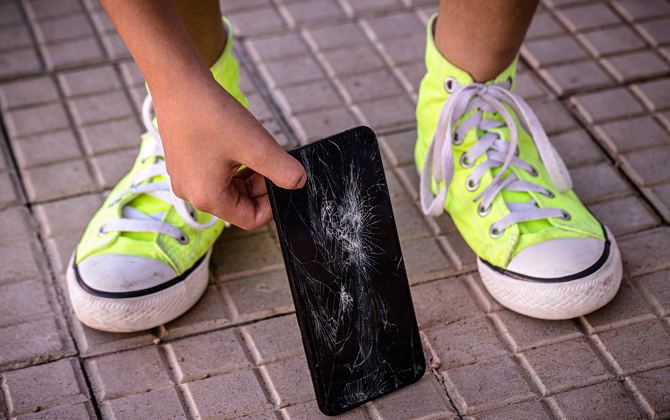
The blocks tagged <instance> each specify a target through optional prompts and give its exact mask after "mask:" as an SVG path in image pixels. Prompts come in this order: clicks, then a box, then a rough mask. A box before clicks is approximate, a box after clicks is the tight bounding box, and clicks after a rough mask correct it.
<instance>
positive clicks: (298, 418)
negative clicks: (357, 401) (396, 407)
mask: <svg viewBox="0 0 670 420" xmlns="http://www.w3.org/2000/svg"><path fill="white" fill-rule="evenodd" d="M286 413H288V416H289V418H290V419H291V420H328V419H332V418H333V417H329V416H326V415H324V414H323V413H321V411H319V407H318V406H317V405H316V401H310V402H308V403H305V404H298V405H292V406H290V407H288V408H286ZM337 418H338V419H342V420H368V419H369V418H370V417H368V416H367V415H366V410H365V407H358V408H355V409H353V410H351V411H347V412H346V413H344V414H341V415H340V416H338V417H337Z"/></svg>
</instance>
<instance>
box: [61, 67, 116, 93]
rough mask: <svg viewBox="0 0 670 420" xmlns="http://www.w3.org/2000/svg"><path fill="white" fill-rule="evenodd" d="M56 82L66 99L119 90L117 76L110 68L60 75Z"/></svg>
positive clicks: (112, 68)
mask: <svg viewBox="0 0 670 420" xmlns="http://www.w3.org/2000/svg"><path fill="white" fill-rule="evenodd" d="M58 80H59V81H60V83H61V86H62V87H63V92H64V93H65V95H67V96H68V97H71V96H80V95H89V94H93V93H101V92H105V91H108V90H118V89H120V88H121V81H120V80H119V76H118V75H117V73H116V70H114V67H112V66H105V67H98V68H94V69H87V70H77V71H72V72H65V73H61V74H59V75H58Z"/></svg>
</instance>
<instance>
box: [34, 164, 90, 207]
mask: <svg viewBox="0 0 670 420" xmlns="http://www.w3.org/2000/svg"><path fill="white" fill-rule="evenodd" d="M24 182H25V186H26V191H27V192H28V198H29V199H30V200H31V201H44V200H51V199H55V198H60V197H65V196H68V195H73V194H81V193H86V192H90V191H93V190H94V189H95V186H94V184H93V180H92V179H91V175H90V174H89V171H88V168H87V166H86V162H84V160H82V159H76V160H70V161H66V162H57V163H53V164H50V165H45V166H40V167H37V168H33V169H30V170H27V171H26V172H25V173H24Z"/></svg>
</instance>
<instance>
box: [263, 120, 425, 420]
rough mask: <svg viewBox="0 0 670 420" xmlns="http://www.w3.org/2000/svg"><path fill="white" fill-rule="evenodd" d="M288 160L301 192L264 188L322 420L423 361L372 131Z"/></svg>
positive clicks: (401, 378) (387, 386)
mask: <svg viewBox="0 0 670 420" xmlns="http://www.w3.org/2000/svg"><path fill="white" fill-rule="evenodd" d="M289 153H290V154H291V155H292V156H293V157H295V158H296V159H298V160H299V161H300V162H301V163H302V164H303V166H304V167H305V170H306V171H307V182H306V184H305V186H304V187H303V188H301V189H299V190H284V189H281V188H279V187H277V186H276V185H274V184H273V183H272V182H270V181H267V180H266V182H267V187H268V194H269V197H270V202H271V204H272V210H273V213H274V220H275V223H276V225H277V233H278V236H279V242H280V244H281V249H282V253H283V256H284V263H285V265H286V272H287V273H288V278H289V283H290V286H291V292H292V294H293V302H294V303H295V310H296V315H297V318H298V324H299V325H300V330H301V332H302V340H303V345H304V347H305V354H306V357H307V362H308V364H309V369H310V372H311V375H312V382H313V384H314V391H315V394H316V400H317V403H318V405H319V409H320V410H321V411H322V412H323V413H324V414H326V415H331V416H332V415H336V414H339V413H342V412H344V411H347V410H349V409H352V408H354V407H357V406H359V405H361V404H364V403H366V402H368V401H370V400H372V399H374V398H377V397H380V396H382V395H385V394H388V393H390V392H392V391H394V390H396V389H398V388H401V387H403V386H405V385H409V384H411V383H413V382H416V381H418V380H419V379H420V378H421V376H423V374H424V371H425V360H424V356H423V349H422V346H421V339H420V337H419V329H418V327H417V322H416V316H415V314H414V307H413V304H412V297H411V295H410V288H409V283H408V282H407V274H406V272H405V266H404V264H403V258H402V253H401V250H400V241H399V240H398V233H397V230H396V225H395V219H394V217H393V209H392V208H391V199H390V196H389V193H388V187H387V184H386V177H385V175H384V167H383V165H382V160H381V155H380V153H379V146H378V144H377V138H376V136H375V133H374V132H373V131H372V130H371V129H370V128H368V127H357V128H353V129H351V130H348V131H345V132H343V133H340V134H337V135H334V136H332V137H328V138H325V139H323V140H319V141H317V142H315V143H311V144H308V145H306V146H302V147H299V148H297V149H294V150H292V151H290V152H289Z"/></svg>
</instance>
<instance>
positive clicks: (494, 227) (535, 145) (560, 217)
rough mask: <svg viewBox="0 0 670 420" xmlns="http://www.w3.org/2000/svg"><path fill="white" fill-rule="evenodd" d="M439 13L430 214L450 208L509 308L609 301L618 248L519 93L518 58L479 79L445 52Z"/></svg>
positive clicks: (429, 132) (425, 156) (427, 83)
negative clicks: (576, 188) (495, 74)
mask: <svg viewBox="0 0 670 420" xmlns="http://www.w3.org/2000/svg"><path fill="white" fill-rule="evenodd" d="M436 17H437V15H435V16H433V17H432V18H431V20H430V23H429V24H428V41H427V47H426V67H427V69H428V72H427V74H426V76H425V77H424V78H423V80H422V82H421V87H420V90H419V101H418V105H417V110H416V115H417V121H418V140H417V143H416V150H415V159H416V164H417V167H418V169H419V172H420V173H421V185H420V189H421V206H422V208H423V211H424V213H425V214H427V215H438V214H440V213H441V212H442V210H443V209H444V208H446V209H447V211H448V212H449V214H450V215H451V217H452V218H453V220H454V223H455V224H456V227H457V228H458V230H459V231H460V233H461V235H463V238H464V239H465V241H466V242H467V243H468V245H470V247H471V248H472V249H473V251H474V252H475V253H476V254H477V255H478V257H479V258H478V259H477V265H478V268H479V273H480V275H481V278H482V281H483V283H484V285H485V286H486V288H487V289H488V291H489V292H490V293H491V295H492V296H493V297H494V298H495V299H496V300H497V301H498V302H500V303H501V304H502V305H504V306H506V307H508V308H510V309H512V310H514V311H516V312H519V313H522V314H524V315H528V316H532V317H536V318H544V319H568V318H573V317H576V316H580V315H584V314H587V313H589V312H592V311H594V310H596V309H598V308H600V307H602V306H603V305H605V304H606V303H607V302H609V301H610V300H611V299H612V298H613V297H614V295H615V294H616V292H617V290H618V288H619V284H620V283H621V276H622V266H621V256H620V254H619V249H618V247H617V244H616V241H615V240H614V237H613V236H612V233H611V232H610V231H609V230H608V229H607V228H606V227H604V226H603V225H602V224H601V223H600V222H599V221H598V220H597V219H596V218H595V217H594V216H593V215H592V214H591V213H590V212H589V211H588V210H587V209H586V207H584V205H583V204H582V203H581V202H580V201H579V199H578V198H577V196H576V195H575V193H574V192H573V191H572V181H571V179H570V175H569V174H568V171H567V169H566V167H565V164H564V163H563V161H562V160H561V158H560V156H558V153H557V152H556V150H555V149H554V147H553V146H552V145H551V143H550V142H549V140H548V138H547V136H546V134H545V133H544V130H543V129H542V127H541V125H540V123H539V122H538V120H537V118H536V117H535V114H533V111H532V110H531V109H530V108H529V107H528V105H527V104H526V103H525V102H524V101H523V100H522V99H521V98H519V97H518V96H516V95H514V94H513V93H512V90H513V87H514V80H515V76H516V60H515V62H514V63H512V65H511V66H510V67H509V68H508V69H507V70H505V71H504V72H503V73H502V74H500V75H499V76H498V77H497V78H496V79H495V80H492V81H490V82H488V83H485V84H481V83H474V82H473V80H472V78H471V76H470V75H469V74H468V73H467V72H465V71H463V70H460V69H458V68H457V67H455V66H454V65H452V64H451V63H449V62H448V61H447V60H446V59H445V58H444V57H442V55H441V54H440V52H439V51H438V50H437V48H436V46H435V43H434V39H433V25H434V22H435V19H436Z"/></svg>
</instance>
